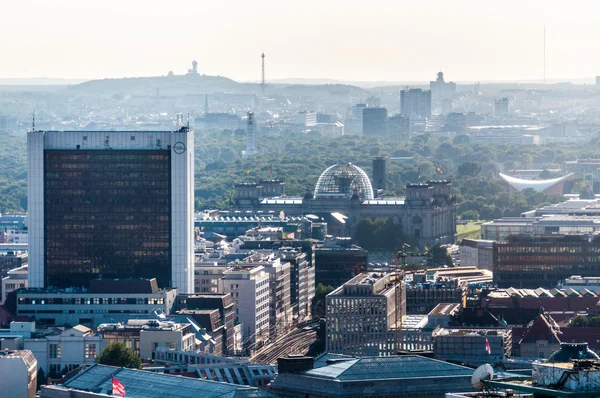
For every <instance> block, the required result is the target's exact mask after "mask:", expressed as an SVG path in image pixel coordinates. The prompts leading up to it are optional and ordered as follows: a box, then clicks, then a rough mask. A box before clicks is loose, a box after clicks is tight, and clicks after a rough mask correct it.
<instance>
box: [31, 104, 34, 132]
mask: <svg viewBox="0 0 600 398" xmlns="http://www.w3.org/2000/svg"><path fill="white" fill-rule="evenodd" d="M31 131H35V109H34V110H33V117H32V118H31Z"/></svg>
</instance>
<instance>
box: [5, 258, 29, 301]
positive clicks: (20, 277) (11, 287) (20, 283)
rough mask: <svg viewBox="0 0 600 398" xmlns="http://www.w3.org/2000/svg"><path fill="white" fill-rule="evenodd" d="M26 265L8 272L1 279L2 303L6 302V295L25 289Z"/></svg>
mask: <svg viewBox="0 0 600 398" xmlns="http://www.w3.org/2000/svg"><path fill="white" fill-rule="evenodd" d="M27 267H28V266H27V265H24V266H22V267H19V268H14V269H11V270H10V271H8V273H7V276H5V277H4V278H3V279H2V301H1V302H2V303H3V302H4V301H6V297H7V296H8V293H10V292H14V291H15V290H17V289H21V288H24V287H27Z"/></svg>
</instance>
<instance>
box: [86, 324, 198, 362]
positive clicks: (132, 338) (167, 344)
mask: <svg viewBox="0 0 600 398" xmlns="http://www.w3.org/2000/svg"><path fill="white" fill-rule="evenodd" d="M98 334H99V335H100V336H101V337H102V344H103V347H106V346H108V345H109V344H111V343H123V344H125V345H126V346H127V347H128V348H130V349H131V350H132V351H133V352H134V353H135V354H136V355H138V356H139V357H140V358H142V359H152V357H153V352H154V350H156V349H157V348H166V349H169V350H177V351H196V342H195V334H194V330H193V328H192V325H191V324H189V323H175V322H170V321H169V322H167V321H158V320H147V319H130V320H128V321H127V322H126V323H107V324H102V325H100V326H98Z"/></svg>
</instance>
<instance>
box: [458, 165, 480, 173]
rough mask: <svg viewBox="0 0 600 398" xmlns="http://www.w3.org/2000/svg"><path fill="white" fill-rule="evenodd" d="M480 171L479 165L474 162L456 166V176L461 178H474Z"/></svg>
mask: <svg viewBox="0 0 600 398" xmlns="http://www.w3.org/2000/svg"><path fill="white" fill-rule="evenodd" d="M480 171H481V165H479V163H475V162H464V163H461V164H460V165H459V166H458V175H459V176H461V177H474V176H476V175H477V174H479V172H480Z"/></svg>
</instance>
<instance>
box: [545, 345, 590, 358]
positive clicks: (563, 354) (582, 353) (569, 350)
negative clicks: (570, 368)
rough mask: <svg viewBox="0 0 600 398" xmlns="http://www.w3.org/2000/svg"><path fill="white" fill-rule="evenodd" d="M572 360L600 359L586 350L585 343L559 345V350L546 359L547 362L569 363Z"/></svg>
mask: <svg viewBox="0 0 600 398" xmlns="http://www.w3.org/2000/svg"><path fill="white" fill-rule="evenodd" d="M573 359H595V360H598V359H600V357H598V355H597V354H596V353H595V352H594V351H592V350H590V349H589V348H588V344H587V343H560V349H558V350H557V351H555V352H554V353H553V354H552V355H550V357H548V362H571V360H573Z"/></svg>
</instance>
